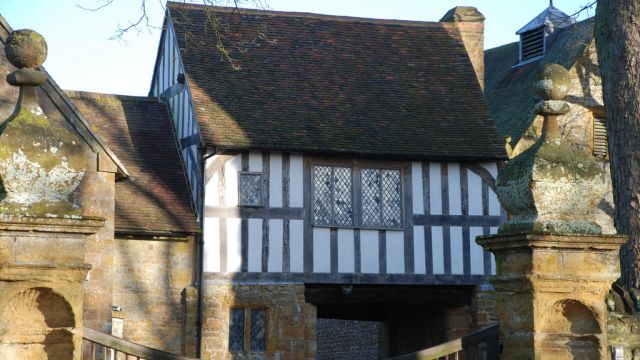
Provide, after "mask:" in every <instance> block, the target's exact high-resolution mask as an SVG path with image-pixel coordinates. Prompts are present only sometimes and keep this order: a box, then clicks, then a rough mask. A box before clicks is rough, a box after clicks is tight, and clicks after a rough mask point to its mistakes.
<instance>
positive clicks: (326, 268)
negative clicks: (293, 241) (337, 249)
mask: <svg viewBox="0 0 640 360" xmlns="http://www.w3.org/2000/svg"><path fill="white" fill-rule="evenodd" d="M330 238H331V233H330V230H329V229H328V228H314V229H313V272H317V273H328V272H331V240H330Z"/></svg>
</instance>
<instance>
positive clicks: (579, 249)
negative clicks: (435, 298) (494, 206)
mask: <svg viewBox="0 0 640 360" xmlns="http://www.w3.org/2000/svg"><path fill="white" fill-rule="evenodd" d="M569 81H570V78H569V73H568V71H567V70H566V69H564V68H563V67H562V66H560V65H555V64H554V65H546V66H545V67H544V69H543V70H542V73H541V75H540V79H539V80H538V81H537V82H536V83H535V84H534V87H535V88H536V90H537V93H538V95H539V96H540V97H541V98H542V100H543V101H541V102H540V103H539V104H538V107H537V111H538V113H539V114H541V115H543V116H544V121H545V122H544V126H543V130H542V134H541V137H540V140H539V141H538V142H536V143H535V144H534V145H532V146H531V147H530V148H529V149H527V150H526V151H524V152H523V153H521V154H520V155H518V156H517V157H515V158H513V159H512V160H511V161H509V162H508V163H507V164H506V165H505V166H504V167H503V168H502V169H501V171H500V173H499V175H498V178H497V182H496V187H497V192H498V197H499V199H500V202H501V204H502V206H503V207H504V208H505V209H506V210H507V211H508V212H509V214H510V219H509V221H508V222H506V223H505V224H504V225H502V226H501V227H500V229H499V231H498V234H497V235H495V236H487V237H479V238H478V239H477V242H478V244H480V245H481V246H483V247H484V248H485V249H487V250H489V251H491V252H493V253H494V254H495V257H496V273H497V276H496V277H495V279H494V280H493V281H492V282H493V284H494V287H495V291H496V308H497V312H498V317H499V319H500V340H501V342H502V346H503V349H502V354H501V358H502V359H545V360H546V359H606V358H608V357H609V355H608V349H607V339H606V321H607V308H606V305H605V296H606V295H607V293H608V291H609V289H610V288H611V284H612V283H613V282H614V281H615V280H616V279H617V278H618V277H619V275H620V268H619V258H618V249H619V247H620V246H621V245H622V244H623V243H624V242H625V241H626V237H625V236H619V235H603V234H602V231H601V229H600V227H599V226H598V225H597V224H596V223H595V221H593V219H591V218H590V215H589V214H590V213H592V212H591V210H592V209H593V208H594V207H595V206H597V205H598V203H599V201H600V200H601V199H602V198H603V195H604V192H605V191H606V187H605V186H606V185H605V178H604V176H605V175H606V173H605V171H604V170H603V168H602V167H601V166H600V164H598V163H597V162H595V161H594V159H592V158H591V156H590V155H589V154H587V153H586V152H584V151H583V150H580V149H579V148H578V147H576V146H574V144H571V143H569V142H568V141H566V140H565V139H564V138H563V136H562V132H561V130H560V129H559V128H558V123H557V116H560V115H563V114H565V113H567V112H568V111H569V108H570V104H568V103H567V102H565V101H564V100H563V99H564V97H565V96H566V94H567V90H568V89H569V86H568V85H569Z"/></svg>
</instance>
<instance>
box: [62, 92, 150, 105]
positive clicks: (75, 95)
mask: <svg viewBox="0 0 640 360" xmlns="http://www.w3.org/2000/svg"><path fill="white" fill-rule="evenodd" d="M62 91H64V93H65V94H67V96H69V97H71V98H74V99H76V98H80V99H95V98H98V97H102V98H110V99H113V98H117V99H120V100H129V101H145V102H154V103H159V101H158V98H156V97H149V96H138V95H123V94H108V93H100V92H93V91H83V90H65V89H63V90H62Z"/></svg>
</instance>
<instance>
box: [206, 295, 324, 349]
mask: <svg viewBox="0 0 640 360" xmlns="http://www.w3.org/2000/svg"><path fill="white" fill-rule="evenodd" d="M203 307H204V312H203V315H204V316H203V336H202V347H201V351H202V353H201V358H202V359H203V360H223V359H269V360H271V359H274V360H275V359H277V360H290V359H291V360H292V359H296V360H297V359H315V358H316V307H315V306H314V305H311V304H307V303H305V298H304V285H302V284H287V285H275V284H273V285H271V284H269V285H228V284H211V283H205V290H204V304H203ZM239 308H253V309H265V310H266V311H267V331H266V351H265V352H263V353H247V352H235V353H230V352H229V351H228V349H229V314H230V310H231V309H239Z"/></svg>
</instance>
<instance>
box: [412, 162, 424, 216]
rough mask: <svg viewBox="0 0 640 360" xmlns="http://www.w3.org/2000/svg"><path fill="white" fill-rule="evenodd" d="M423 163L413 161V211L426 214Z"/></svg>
mask: <svg viewBox="0 0 640 360" xmlns="http://www.w3.org/2000/svg"><path fill="white" fill-rule="evenodd" d="M422 184H423V183H422V163H419V162H417V161H414V162H412V163H411V190H412V192H413V213H414V214H424V194H423V190H422V189H423V188H422V186H423V185H422Z"/></svg>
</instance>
